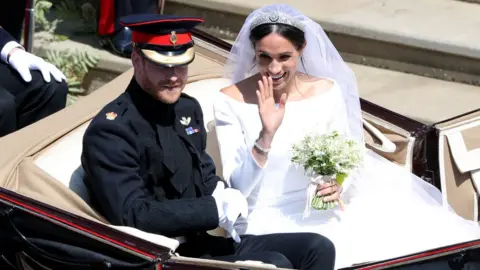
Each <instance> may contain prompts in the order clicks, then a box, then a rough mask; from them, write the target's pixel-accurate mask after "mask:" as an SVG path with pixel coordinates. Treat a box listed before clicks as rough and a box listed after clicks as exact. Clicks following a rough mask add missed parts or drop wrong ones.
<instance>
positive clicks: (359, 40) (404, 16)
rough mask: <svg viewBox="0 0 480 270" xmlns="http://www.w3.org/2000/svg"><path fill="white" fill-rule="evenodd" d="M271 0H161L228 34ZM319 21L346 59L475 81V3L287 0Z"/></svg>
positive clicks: (479, 72)
mask: <svg viewBox="0 0 480 270" xmlns="http://www.w3.org/2000/svg"><path fill="white" fill-rule="evenodd" d="M274 2H275V1H273V0H262V1H258V0H195V1H190V0H166V6H165V13H166V14H176V15H194V16H201V17H203V18H204V19H205V23H204V24H203V26H202V29H203V30H205V31H206V32H209V33H212V34H214V35H216V36H219V37H222V38H225V39H229V40H234V39H235V37H236V35H237V33H238V32H239V30H240V29H241V26H242V25H243V23H244V21H245V18H246V16H247V15H248V14H249V13H250V12H251V11H253V10H254V9H256V8H259V7H261V6H263V5H265V4H273V3H274ZM283 3H286V4H290V5H292V6H294V7H295V8H297V9H299V10H300V11H301V12H303V13H305V14H306V15H307V16H309V17H310V18H312V19H313V20H315V21H317V22H319V23H320V24H321V25H322V26H323V28H324V29H325V31H326V32H327V34H329V37H330V39H331V40H332V42H333V43H334V45H335V46H336V47H337V49H338V50H339V51H340V52H341V53H342V55H343V56H344V58H345V60H346V61H349V62H352V63H357V64H362V65H368V66H373V67H380V68H384V69H391V70H396V71H401V72H405V73H411V74H416V75H421V76H427V77H432V78H437V79H442V80H448V81H455V82H462V83H467V84H474V85H480V64H479V63H480V36H479V35H478V27H479V26H480V16H478V14H480V5H476V4H473V3H466V2H462V1H458V0H422V1H418V0H402V1H398V0H382V1H378V0H357V1H351V0H337V1H333V2H332V1H329V0H289V1H283Z"/></svg>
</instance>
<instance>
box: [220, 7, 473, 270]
mask: <svg viewBox="0 0 480 270" xmlns="http://www.w3.org/2000/svg"><path fill="white" fill-rule="evenodd" d="M227 68H228V72H229V76H230V77H231V78H232V83H233V84H232V85H231V86H229V87H227V88H225V89H222V91H221V93H220V94H219V95H218V98H217V99H216V101H215V103H214V115H215V120H216V131H217V136H218V141H219V147H220V153H221V159H222V163H223V174H224V178H225V179H226V180H227V181H230V183H231V185H232V187H234V188H236V189H239V190H240V191H241V192H242V193H243V194H244V195H245V196H246V198H247V201H248V204H249V216H248V218H246V219H240V220H238V221H237V223H236V224H235V229H236V230H237V232H240V233H242V234H268V233H275V232H301V231H307V232H317V233H319V234H322V235H324V236H326V237H328V238H330V239H331V240H332V241H333V243H334V244H335V246H336V268H342V267H347V266H351V265H352V264H356V263H362V262H368V261H377V260H382V259H390V258H394V257H398V256H403V255H408V254H412V253H415V252H420V251H424V250H427V249H433V248H438V247H441V246H446V245H451V244H456V243H459V242H465V241H470V240H476V239H479V238H480V229H479V227H478V224H476V223H474V222H471V221H467V220H465V219H463V218H461V217H459V216H458V215H456V214H455V213H454V212H453V211H452V210H451V209H450V208H449V207H448V206H446V205H443V203H442V196H441V193H440V192H439V191H438V190H437V189H436V188H435V187H433V186H431V185H429V184H428V183H426V182H425V181H423V180H422V179H420V178H418V177H416V176H415V175H413V174H411V173H409V172H407V171H406V170H405V169H403V168H401V167H399V166H397V165H395V164H393V163H391V162H390V161H388V160H385V159H383V158H382V157H381V156H379V155H377V154H375V153H374V152H371V151H367V152H366V154H365V157H364V163H363V166H362V167H361V168H360V169H358V170H357V171H356V172H355V173H353V174H352V175H350V176H349V177H348V179H347V180H346V181H345V183H344V185H343V187H342V188H339V187H338V186H336V185H334V186H322V187H319V190H321V192H322V194H330V199H331V200H336V199H337V198H338V197H339V196H340V197H341V198H342V199H343V200H344V201H345V209H344V210H341V209H340V207H336V208H335V209H332V210H327V211H315V210H313V211H312V214H311V215H310V216H309V217H308V218H304V217H303V211H304V209H305V204H306V188H307V186H308V183H309V182H308V178H307V176H305V172H304V170H303V169H302V168H300V167H298V166H295V165H293V164H292V163H291V161H290V159H291V156H292V153H291V147H292V144H294V143H296V142H298V141H299V140H301V139H302V138H303V137H304V136H305V135H306V134H307V132H316V133H325V132H331V131H333V130H337V131H339V132H342V133H345V134H348V135H349V136H351V137H352V138H354V139H356V140H357V141H360V142H362V141H363V129H362V122H361V111H360V105H359V97H358V91H357V85H356V80H355V76H354V74H353V72H352V71H351V70H350V68H349V67H348V66H347V65H346V64H345V62H344V61H343V60H342V58H341V57H340V55H339V53H338V52H337V51H336V49H335V48H334V46H333V45H332V44H331V42H330V40H329V39H328V38H327V36H326V35H325V33H324V32H323V30H322V29H321V27H320V26H319V25H318V24H317V23H315V22H313V21H312V20H310V19H309V18H307V17H306V16H304V15H302V14H301V13H300V12H298V11H296V10H294V9H293V8H291V7H290V6H287V5H271V6H266V7H264V8H261V9H259V10H256V11H254V12H253V13H252V14H250V16H249V17H248V18H247V20H246V22H245V24H244V26H243V28H242V30H241V31H240V33H239V35H238V37H237V40H236V42H235V44H234V46H233V49H232V51H231V52H230V57H229V62H228V63H227ZM307 74H308V75H307ZM262 76H265V77H262ZM256 90H259V91H256Z"/></svg>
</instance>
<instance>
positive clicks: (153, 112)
mask: <svg viewBox="0 0 480 270" xmlns="http://www.w3.org/2000/svg"><path fill="white" fill-rule="evenodd" d="M126 92H127V93H128V94H129V95H130V97H131V99H132V101H133V103H134V104H135V106H136V107H137V109H138V110H139V112H140V113H141V114H142V115H143V116H144V117H145V118H148V119H151V120H153V121H154V122H156V123H162V124H172V123H173V122H174V121H175V105H176V103H174V104H166V103H163V102H161V101H158V100H156V99H154V98H153V97H152V96H151V95H150V94H148V93H147V92H146V91H145V90H143V89H142V87H140V85H139V84H138V82H137V80H136V79H135V77H133V78H132V80H131V81H130V84H129V86H128V88H127V90H126Z"/></svg>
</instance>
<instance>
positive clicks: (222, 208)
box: [212, 181, 248, 243]
mask: <svg viewBox="0 0 480 270" xmlns="http://www.w3.org/2000/svg"><path fill="white" fill-rule="evenodd" d="M212 196H213V198H215V202H216V203H217V209H218V220H219V226H220V227H221V228H223V229H225V230H226V231H227V232H229V233H230V235H231V236H232V238H233V240H234V241H235V242H237V243H240V235H239V234H238V233H237V231H236V230H235V228H234V227H233V225H234V224H235V221H237V219H238V218H239V217H240V216H243V217H247V215H248V203H247V199H246V198H245V196H243V194H242V193H241V192H240V191H239V190H236V189H233V188H225V184H224V183H223V182H220V181H219V182H218V183H217V187H216V188H215V191H213V194H212Z"/></svg>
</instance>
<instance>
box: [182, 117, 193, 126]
mask: <svg viewBox="0 0 480 270" xmlns="http://www.w3.org/2000/svg"><path fill="white" fill-rule="evenodd" d="M191 120H192V118H190V117H185V116H184V117H182V119H181V120H180V123H181V124H182V125H184V126H188V124H190V121H191Z"/></svg>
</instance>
